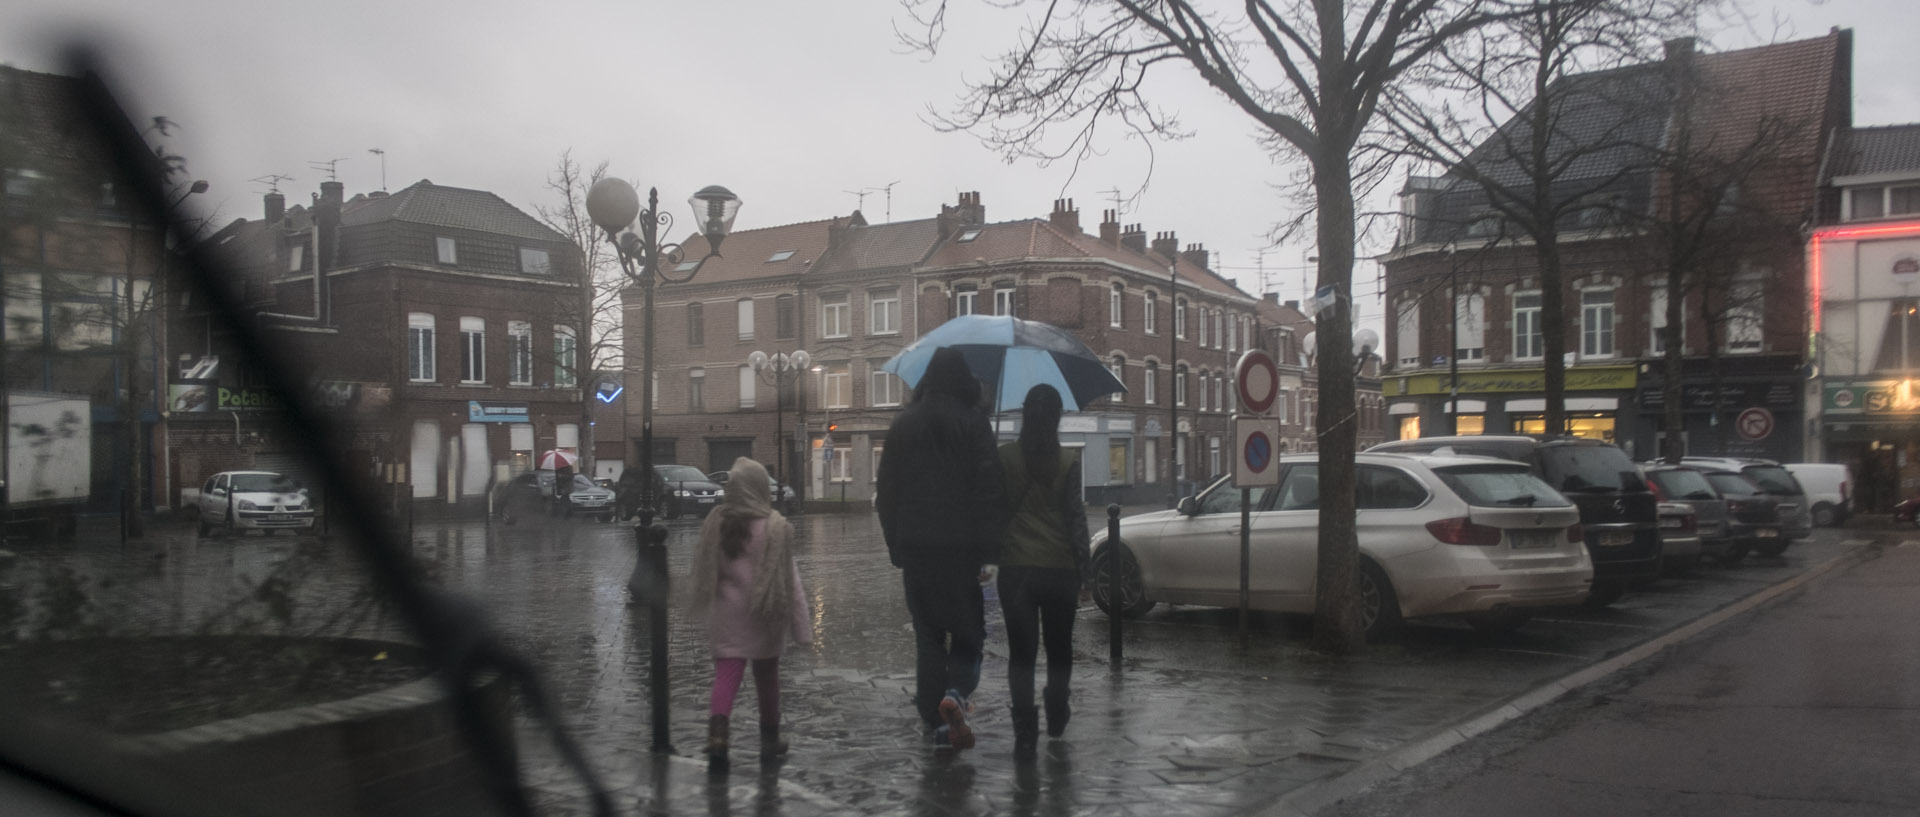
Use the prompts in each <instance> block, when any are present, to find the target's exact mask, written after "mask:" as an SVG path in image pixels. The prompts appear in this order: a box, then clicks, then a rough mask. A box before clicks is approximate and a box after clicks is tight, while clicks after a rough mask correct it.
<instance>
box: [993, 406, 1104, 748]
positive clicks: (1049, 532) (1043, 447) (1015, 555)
mask: <svg viewBox="0 0 1920 817" xmlns="http://www.w3.org/2000/svg"><path fill="white" fill-rule="evenodd" d="M1061 409H1062V406H1061V401H1060V392H1058V391H1056V390H1054V388H1053V387H1052V386H1048V385H1039V386H1035V387H1033V390H1032V391H1029V392H1027V399H1026V402H1025V403H1024V404H1022V405H1021V407H1020V410H1021V415H1020V440H1019V442H1012V443H1007V444H1005V445H1002V446H1000V468H1001V471H1002V472H1003V473H1004V474H1005V475H1006V485H1007V508H1008V511H1009V513H1010V514H1011V519H1010V521H1009V522H1008V524H1007V541H1006V545H1005V547H1004V548H1003V549H1002V550H1001V552H1000V568H999V574H1000V586H999V591H1000V610H1001V612H1002V613H1004V614H1005V617H1006V624H1007V689H1008V692H1009V693H1010V694H1011V695H1012V697H1013V736H1014V747H1015V748H1016V749H1030V748H1032V747H1033V745H1034V744H1035V743H1036V742H1037V741H1039V739H1040V715H1039V712H1038V711H1036V709H1035V706H1034V702H1033V672H1034V654H1035V651H1036V648H1037V647H1038V646H1039V642H1040V640H1041V639H1042V637H1044V638H1045V641H1046V646H1047V687H1046V692H1045V696H1046V706H1047V734H1048V735H1051V736H1053V737H1056V738H1057V737H1060V736H1061V735H1062V734H1064V733H1065V732H1066V728H1067V718H1068V717H1069V716H1070V715H1071V714H1072V710H1071V709H1070V708H1069V707H1068V705H1067V688H1068V686H1067V685H1068V681H1069V680H1070V679H1071V677H1072V675H1073V616H1074V611H1075V610H1076V609H1078V608H1079V606H1080V586H1081V584H1082V582H1083V581H1084V579H1085V577H1086V575H1087V570H1088V565H1089V559H1088V557H1087V544H1088V539H1089V537H1088V535H1087V508H1086V505H1085V503H1084V502H1083V501H1082V499H1081V497H1080V457H1079V455H1078V454H1076V453H1075V452H1073V451H1069V450H1066V449H1063V448H1061V447H1060V413H1061Z"/></svg>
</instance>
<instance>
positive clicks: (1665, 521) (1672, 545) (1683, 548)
mask: <svg viewBox="0 0 1920 817" xmlns="http://www.w3.org/2000/svg"><path fill="white" fill-rule="evenodd" d="M1659 509H1660V572H1662V573H1665V574H1666V575H1669V576H1677V575H1680V574H1683V573H1686V572H1687V571H1689V570H1692V569H1693V567H1694V566H1695V565H1698V564H1700V532H1699V530H1698V529H1697V527H1696V522H1695V517H1694V511H1693V506H1691V505H1688V504H1686V503H1684V502H1662V503H1660V505H1659Z"/></svg>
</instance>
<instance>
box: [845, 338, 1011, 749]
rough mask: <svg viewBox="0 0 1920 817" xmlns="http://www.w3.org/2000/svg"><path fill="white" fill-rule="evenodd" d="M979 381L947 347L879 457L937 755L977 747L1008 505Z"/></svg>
mask: <svg viewBox="0 0 1920 817" xmlns="http://www.w3.org/2000/svg"><path fill="white" fill-rule="evenodd" d="M980 396H981V395H980V381H979V380H976V379H974V376H973V372H972V371H971V370H969V369H968V368H967V361H966V359H965V358H964V357H962V356H961V354H960V353H959V352H958V351H956V350H953V349H939V350H937V351H935V352H934V354H933V359H932V360H931V361H929V362H928V364H927V371H926V374H925V375H924V376H922V377H921V379H920V383H919V385H918V386H917V387H915V389H914V394H913V402H912V403H911V404H910V405H908V406H907V407H906V408H905V409H903V410H902V411H901V412H900V415H899V416H898V417H896V418H894V421H893V427H892V428H889V429H888V430H887V441H886V456H885V457H883V458H881V460H880V473H879V475H878V479H877V481H878V483H879V484H878V486H877V487H878V488H879V496H878V497H877V498H876V499H875V505H876V510H878V511H879V514H880V529H881V532H882V533H883V534H884V535H885V537H886V540H887V555H888V557H889V558H891V559H892V561H893V564H894V566H895V567H898V568H900V574H901V581H902V583H903V584H904V586H905V590H906V598H907V612H908V613H909V614H910V615H911V616H912V617H913V633H914V652H915V659H916V660H915V664H916V666H915V674H916V676H917V678H916V683H915V693H914V699H913V703H914V708H915V709H917V710H918V711H919V714H920V719H921V720H922V721H923V722H925V723H926V725H927V726H928V727H929V728H932V729H933V740H934V745H935V747H937V748H952V749H966V748H969V747H971V746H973V732H972V730H971V729H970V728H969V727H968V726H967V722H966V715H967V712H968V711H969V710H971V708H972V703H971V701H970V700H969V698H970V696H972V695H973V691H974V689H975V688H976V687H978V686H979V684H980V655H981V647H982V642H984V641H985V640H986V631H987V627H986V602H985V600H984V598H983V596H982V593H981V587H980V585H981V581H982V579H981V575H982V573H981V569H982V568H983V567H984V566H986V565H989V564H993V563H994V562H995V561H997V560H998V559H999V557H1000V542H1001V539H1002V537H1004V536H1005V535H1006V522H1005V520H1006V515H1005V507H1006V500H1005V498H1004V496H1003V487H1002V485H1001V481H1000V460H999V456H998V454H997V453H996V452H995V450H994V442H993V429H992V427H991V426H990V425H989V424H988V422H987V413H986V410H985V408H984V407H983V406H982V405H981V400H980Z"/></svg>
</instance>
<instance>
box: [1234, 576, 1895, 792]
mask: <svg viewBox="0 0 1920 817" xmlns="http://www.w3.org/2000/svg"><path fill="white" fill-rule="evenodd" d="M1853 541H1861V540H1853ZM1898 546H1901V545H1876V544H1875V543H1873V542H1872V541H1864V542H1863V543H1862V544H1857V545H1854V546H1853V547H1852V548H1850V549H1848V550H1847V551H1845V552H1843V553H1841V554H1840V555H1838V556H1835V557H1833V558H1831V559H1828V560H1827V561H1825V562H1822V563H1820V564H1818V565H1814V566H1813V567H1811V568H1809V569H1807V570H1806V571H1805V572H1803V573H1801V574H1799V575H1797V576H1794V577H1793V578H1790V579H1787V580H1786V581H1783V582H1781V583H1779V584H1776V585H1773V586H1771V587H1768V588H1766V589H1764V590H1761V591H1759V592H1757V593H1754V594H1753V595H1750V596H1747V597H1746V598H1743V599H1740V600H1738V601H1735V602H1733V603H1732V604H1729V605H1727V606H1725V607H1722V608H1720V609H1718V610H1715V611H1713V612H1712V613H1708V614H1707V615H1705V616H1702V617H1700V618H1698V619H1695V620H1694V621H1692V622H1689V623H1687V624H1683V625H1681V626H1679V627H1676V628H1674V629H1672V630H1669V631H1667V632H1666V633H1663V634H1661V635H1660V636H1658V637H1656V638H1654V639H1652V640H1650V641H1647V642H1645V643H1643V644H1640V645H1639V646H1636V647H1633V648H1632V649H1629V650H1627V651H1626V652H1623V653H1620V654H1619V655H1615V656H1613V657H1611V658H1607V659H1605V660H1602V661H1600V662H1599V663H1596V664H1593V665H1592V666H1588V667H1584V668H1582V669H1578V670H1574V671H1573V672H1571V673H1568V674H1567V675H1565V676H1562V677H1560V678H1559V679H1557V680H1554V681H1551V682H1548V683H1546V684H1544V685H1542V686H1539V687H1537V688H1535V689H1532V690H1529V691H1527V692H1523V693H1520V694H1518V695H1515V696H1513V697H1512V698H1509V699H1507V700H1506V701H1504V702H1502V703H1501V704H1499V705H1497V706H1495V707H1494V708H1493V709H1492V710H1490V711H1487V712H1485V713H1482V714H1480V715H1478V716H1475V717H1472V718H1469V719H1467V720H1465V721H1462V722H1460V723H1456V724H1453V725H1451V726H1446V727H1442V728H1441V729H1439V730H1438V731H1436V732H1433V733H1431V734H1429V735H1426V736H1424V737H1421V738H1416V739H1414V740H1413V741H1412V742H1410V743H1408V744H1406V745H1404V746H1401V747H1400V748H1398V749H1395V750H1393V751H1390V752H1388V753H1386V754H1384V755H1382V756H1380V757H1377V758H1374V759H1372V760H1368V761H1366V762H1364V763H1361V764H1360V766H1359V767H1358V768H1355V769H1354V770H1352V771H1349V772H1346V773H1344V774H1340V775H1337V776H1334V777H1330V778H1325V779H1322V780H1319V781H1316V782H1313V783H1308V784H1307V785H1305V786H1301V787H1300V788H1297V789H1294V790H1293V791H1290V792H1288V793H1286V794H1284V795H1282V796H1281V797H1280V798H1279V799H1277V800H1275V801H1274V802H1273V803H1272V804H1271V805H1268V806H1266V807H1265V808H1261V809H1259V810H1256V811H1254V812H1252V814H1253V815H1255V817H1310V816H1311V815H1314V814H1317V813H1319V812H1320V810H1321V809H1324V808H1326V807H1328V806H1331V805H1333V804H1335V803H1338V802H1340V801H1341V800H1345V799H1347V798H1348V797H1352V796H1353V795H1356V794H1359V793H1360V792H1361V791H1363V790H1365V789H1367V788H1369V787H1371V786H1373V785H1374V784H1376V783H1380V782H1382V781H1385V780H1388V779H1391V778H1393V777H1394V776H1396V775H1398V774H1400V773H1401V772H1404V771H1406V770H1407V769H1410V768H1413V767H1414V766H1418V765H1420V764H1422V763H1425V762H1427V761H1429V760H1432V759H1433V758H1435V757H1438V756H1439V755H1440V754H1442V753H1444V752H1446V751H1447V750H1448V749H1452V748H1453V747H1455V746H1459V745H1460V744H1462V743H1466V742H1467V741H1469V740H1472V739H1473V738H1475V737H1478V736H1480V735H1482V734H1485V733H1487V732H1490V731H1492V730H1494V729H1497V728H1499V727H1500V726H1501V725H1503V724H1505V723H1507V722H1508V721H1512V720H1514V719H1516V718H1519V717H1522V716H1525V715H1527V714H1528V713H1531V712H1533V711H1534V710H1537V709H1540V708H1541V707H1544V706H1546V705H1547V704H1550V703H1553V702H1554V701H1557V700H1559V699H1560V698H1561V697H1562V696H1564V695H1566V694H1568V693H1570V692H1574V691H1576V690H1578V689H1580V688H1581V687H1584V686H1587V685H1588V684H1592V683H1594V682H1595V681H1599V680H1601V679H1604V678H1606V677H1608V676H1610V675H1613V674H1614V673H1617V672H1619V671H1621V670H1624V669H1627V668H1628V667H1632V666H1634V665H1636V664H1639V663H1640V662H1642V661H1645V660H1647V659H1649V658H1652V657H1654V656H1656V655H1658V654H1660V653H1661V652H1663V651H1665V650H1666V649H1667V648H1668V647H1671V646H1673V645H1675V644H1679V643H1681V642H1684V641H1687V640H1689V639H1692V638H1693V637H1694V636H1697V635H1700V634H1701V633H1703V632H1705V631H1707V630H1709V629H1712V628H1714V627H1717V626H1719V625H1720V624H1723V623H1725V622H1726V621H1727V620H1729V619H1732V618H1734V617H1735V616H1739V615H1743V614H1745V613H1747V612H1749V611H1751V610H1753V609H1754V608H1756V607H1759V606H1761V605H1763V604H1766V603H1767V602H1769V601H1772V600H1773V599H1775V598H1778V597H1780V596H1782V595H1785V594H1787V593H1790V592H1792V591H1794V590H1797V589H1799V588H1800V587H1802V586H1804V585H1806V584H1807V583H1808V582H1811V581H1813V580H1814V579H1817V578H1820V577H1821V576H1825V575H1827V574H1828V573H1832V572H1833V571H1835V570H1838V569H1840V568H1842V567H1850V566H1852V565H1855V564H1859V563H1860V562H1863V561H1866V558H1867V556H1868V555H1869V554H1871V553H1873V552H1874V551H1875V550H1876V548H1879V547H1898Z"/></svg>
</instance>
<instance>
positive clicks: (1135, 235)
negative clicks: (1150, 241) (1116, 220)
mask: <svg viewBox="0 0 1920 817" xmlns="http://www.w3.org/2000/svg"><path fill="white" fill-rule="evenodd" d="M1120 246H1122V247H1126V248H1127V249H1129V250H1133V251H1134V252H1137V253H1140V254H1142V255H1145V254H1146V252H1147V231H1146V230H1142V229H1140V225H1138V224H1129V225H1127V228H1126V229H1125V230H1121V231H1120Z"/></svg>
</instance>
